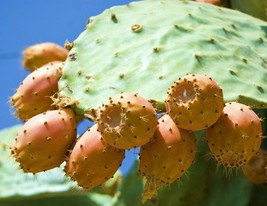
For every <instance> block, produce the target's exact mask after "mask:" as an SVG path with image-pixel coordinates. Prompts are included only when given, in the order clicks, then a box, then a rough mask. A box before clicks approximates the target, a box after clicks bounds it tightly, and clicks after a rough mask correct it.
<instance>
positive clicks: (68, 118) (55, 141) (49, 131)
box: [11, 109, 76, 173]
mask: <svg viewBox="0 0 267 206" xmlns="http://www.w3.org/2000/svg"><path fill="white" fill-rule="evenodd" d="M75 139H76V121H75V114H74V112H73V111H72V110H71V109H62V110H53V111H48V112H45V113H42V114H39V115H36V116H34V117H32V118H31V119H29V120H28V121H27V122H26V123H25V124H24V126H23V128H22V129H21V130H20V131H19V132H18V135H17V138H16V142H15V144H14V145H13V146H12V147H11V152H12V154H13V156H14V157H15V159H16V161H17V162H18V163H19V164H20V167H21V168H22V169H23V170H24V172H26V173H38V172H42V171H46V170H49V169H52V168H55V167H58V166H60V164H61V163H62V162H63V161H64V160H65V158H66V155H67V153H68V150H69V149H70V147H71V145H72V144H73V142H74V141H75Z"/></svg>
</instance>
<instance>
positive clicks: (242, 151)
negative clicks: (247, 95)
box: [206, 102, 262, 168]
mask: <svg viewBox="0 0 267 206" xmlns="http://www.w3.org/2000/svg"><path fill="white" fill-rule="evenodd" d="M261 135H262V125H261V120H260V118H259V117H258V116H257V114H256V113H255V112H254V111H253V110H251V109H250V108H249V107H248V106H246V105H244V104H241V103H237V102H230V103H227V104H226V105H225V107H224V109H223V112H222V114H221V116H220V118H219V119H218V121H217V122H216V123H215V124H214V125H212V126H211V127H209V128H208V129H207V131H206V140H207V142H208V145H209V148H210V151H211V154H212V156H213V157H214V158H215V159H216V160H217V161H218V163H219V164H222V165H224V166H225V167H230V168H233V167H240V166H243V165H245V164H247V163H248V161H249V160H250V159H251V158H252V156H253V155H255V154H256V153H257V151H258V150H259V148H260V145H261V142H262V137H261Z"/></svg>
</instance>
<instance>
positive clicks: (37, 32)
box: [0, 0, 136, 171]
mask: <svg viewBox="0 0 267 206" xmlns="http://www.w3.org/2000/svg"><path fill="white" fill-rule="evenodd" d="M129 2H130V0H114V1H111V0H72V1H71V0H46V1H37V0H0V43H1V45H0V71H1V74H2V75H1V81H0V105H1V109H0V118H1V119H0V129H3V128H6V127H10V126H13V125H15V124H19V123H21V122H20V121H19V120H17V119H16V117H15V116H14V115H13V114H12V113H13V111H12V108H11V106H10V104H9V102H8V101H9V97H10V96H12V95H13V94H14V90H15V89H16V88H17V87H18V86H19V84H20V82H21V81H22V80H23V79H24V78H25V77H26V76H27V75H28V74H29V72H28V71H27V70H25V69H24V68H23V67H22V51H23V50H24V49H25V48H26V47H28V46H31V45H33V44H36V43H41V42H46V41H51V42H55V43H57V44H60V45H64V42H65V41H66V40H69V41H73V40H75V39H76V38H77V37H78V35H79V34H80V33H81V32H82V31H83V30H84V28H85V25H86V21H87V19H88V18H89V17H91V16H95V15H98V14H100V13H102V12H103V11H104V10H105V9H107V8H109V7H111V6H115V5H122V4H127V3H129ZM87 126H88V125H87V124H83V125H81V126H80V127H79V131H82V130H84V129H85V128H86V127H87ZM134 153H136V152H135V151H130V152H128V155H127V159H126V160H125V162H124V163H123V167H122V169H123V170H124V171H126V170H127V169H128V167H129V166H130V164H131V162H132V159H133V158H134V155H133V154H134Z"/></svg>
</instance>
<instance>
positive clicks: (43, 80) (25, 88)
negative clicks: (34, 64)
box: [10, 62, 64, 121]
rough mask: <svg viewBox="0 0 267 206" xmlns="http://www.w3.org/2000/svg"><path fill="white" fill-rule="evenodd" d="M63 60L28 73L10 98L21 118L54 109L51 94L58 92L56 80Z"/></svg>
mask: <svg viewBox="0 0 267 206" xmlns="http://www.w3.org/2000/svg"><path fill="white" fill-rule="evenodd" d="M63 66H64V63H63V62H51V63H48V64H46V65H44V66H43V67H41V68H40V69H38V70H36V71H34V72H32V73H31V74H29V75H28V76H27V77H26V78H25V79H24V80H23V82H22V83H21V84H20V86H19V87H18V89H17V90H16V93H15V94H14V95H13V96H12V97H11V98H10V101H11V103H12V105H13V107H14V108H15V109H16V116H17V117H18V118H19V119H21V120H24V121H26V120H28V119H29V118H31V117H33V116H35V115H37V114H40V113H42V112H45V111H47V110H49V109H55V106H54V105H52V103H53V100H52V99H51V96H53V95H54V94H55V93H56V92H58V80H59V78H60V77H61V74H62V68H63Z"/></svg>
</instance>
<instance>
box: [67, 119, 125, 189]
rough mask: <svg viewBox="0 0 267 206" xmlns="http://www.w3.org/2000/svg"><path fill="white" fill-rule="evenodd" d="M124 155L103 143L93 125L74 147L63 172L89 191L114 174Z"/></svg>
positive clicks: (122, 152) (122, 151) (121, 151)
mask: <svg viewBox="0 0 267 206" xmlns="http://www.w3.org/2000/svg"><path fill="white" fill-rule="evenodd" d="M124 153H125V151H124V150H120V149H117V148H114V147H112V146H110V145H108V144H107V143H105V142H104V141H103V139H102V136H101V134H100V133H99V132H98V129H97V124H95V125H94V126H92V127H91V128H90V129H88V130H87V131H86V132H85V133H84V134H83V135H82V136H81V137H80V138H79V139H78V141H77V143H76V144H75V145H74V147H73V149H72V151H71V153H70V155H69V157H68V159H67V163H66V167H65V172H66V174H67V175H68V176H70V177H71V179H72V180H74V181H76V182H77V183H78V185H79V186H81V187H83V188H85V189H91V188H93V187H96V186H98V185H100V184H102V183H104V182H106V181H107V180H108V179H110V178H111V177H112V176H113V175H114V174H115V172H116V171H117V170H118V169H119V167H120V165H121V163H122V160H123V158H124Z"/></svg>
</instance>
